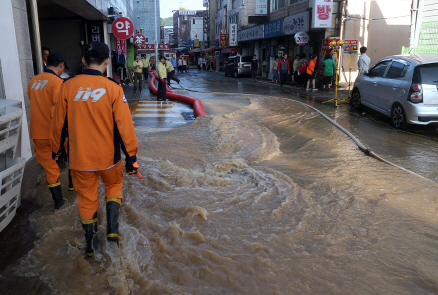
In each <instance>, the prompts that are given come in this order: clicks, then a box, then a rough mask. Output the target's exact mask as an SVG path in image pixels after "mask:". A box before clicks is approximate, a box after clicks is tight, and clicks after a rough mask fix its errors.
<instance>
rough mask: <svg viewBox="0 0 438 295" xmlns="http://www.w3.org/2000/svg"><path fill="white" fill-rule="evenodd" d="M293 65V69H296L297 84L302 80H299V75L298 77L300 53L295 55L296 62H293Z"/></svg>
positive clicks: (295, 79) (295, 80) (295, 78)
mask: <svg viewBox="0 0 438 295" xmlns="http://www.w3.org/2000/svg"><path fill="white" fill-rule="evenodd" d="M292 67H293V71H294V73H293V74H294V82H295V84H298V85H299V84H300V82H299V79H298V78H299V77H298V70H299V69H300V55H299V54H297V55H296V56H295V59H294V62H293V64H292Z"/></svg>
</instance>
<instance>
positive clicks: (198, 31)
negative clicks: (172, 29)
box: [190, 17, 204, 42]
mask: <svg viewBox="0 0 438 295" xmlns="http://www.w3.org/2000/svg"><path fill="white" fill-rule="evenodd" d="M195 39H198V40H199V41H200V42H202V41H204V34H203V18H202V17H192V18H191V19H190V41H193V40H195Z"/></svg>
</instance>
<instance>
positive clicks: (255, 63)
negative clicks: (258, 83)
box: [249, 54, 259, 81]
mask: <svg viewBox="0 0 438 295" xmlns="http://www.w3.org/2000/svg"><path fill="white" fill-rule="evenodd" d="M249 67H250V68H251V79H252V80H253V81H255V80H256V79H257V71H258V69H259V60H258V59H257V56H256V55H255V54H254V56H253V57H252V59H251V64H250V65H249Z"/></svg>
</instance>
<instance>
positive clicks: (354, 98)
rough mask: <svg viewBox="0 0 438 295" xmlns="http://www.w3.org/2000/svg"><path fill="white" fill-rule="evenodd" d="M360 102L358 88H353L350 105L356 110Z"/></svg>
mask: <svg viewBox="0 0 438 295" xmlns="http://www.w3.org/2000/svg"><path fill="white" fill-rule="evenodd" d="M360 103H361V99H360V92H359V90H357V89H355V90H353V94H352V95H351V105H352V106H353V107H354V108H355V109H356V110H358V109H359V108H360Z"/></svg>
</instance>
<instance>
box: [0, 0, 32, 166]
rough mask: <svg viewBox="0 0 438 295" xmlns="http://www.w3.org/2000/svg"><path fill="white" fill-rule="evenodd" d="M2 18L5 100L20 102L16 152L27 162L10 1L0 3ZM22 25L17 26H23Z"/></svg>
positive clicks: (28, 150)
mask: <svg viewBox="0 0 438 295" xmlns="http://www.w3.org/2000/svg"><path fill="white" fill-rule="evenodd" d="M2 4H3V5H2V8H3V11H2V13H3V16H2V17H1V18H0V27H1V28H2V30H1V34H0V35H1V39H2V45H1V46H0V60H1V64H2V74H3V81H4V86H5V94H6V98H7V99H12V100H18V101H21V102H22V108H23V118H22V124H21V150H20V151H17V154H18V155H19V156H20V157H23V158H26V160H29V159H30V158H31V157H32V152H31V147H30V139H29V129H28V124H27V116H26V111H25V103H24V95H23V83H22V81H21V70H22V69H21V68H20V61H19V58H18V47H17V38H16V33H15V25H16V24H15V22H14V17H13V9H12V1H8V0H6V1H2ZM23 25H24V24H17V26H23ZM26 25H27V23H26Z"/></svg>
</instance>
